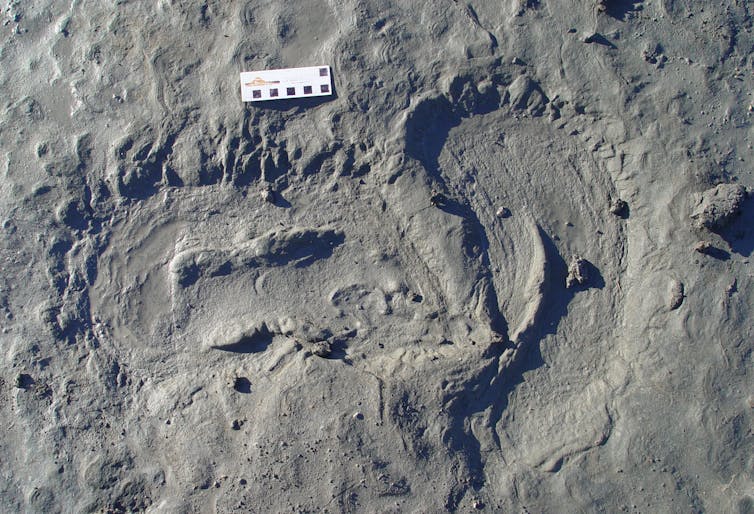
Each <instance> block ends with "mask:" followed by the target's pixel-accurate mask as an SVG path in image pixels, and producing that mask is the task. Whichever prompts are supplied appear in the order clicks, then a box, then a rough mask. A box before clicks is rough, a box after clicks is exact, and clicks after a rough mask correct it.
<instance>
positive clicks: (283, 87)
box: [241, 66, 332, 102]
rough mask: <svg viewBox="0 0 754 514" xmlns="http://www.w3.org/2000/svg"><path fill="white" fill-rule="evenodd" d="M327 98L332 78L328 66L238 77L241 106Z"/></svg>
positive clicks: (263, 71) (330, 93)
mask: <svg viewBox="0 0 754 514" xmlns="http://www.w3.org/2000/svg"><path fill="white" fill-rule="evenodd" d="M330 95H332V77H331V73H330V67H329V66H308V67H306V68H284V69H280V70H261V71H244V72H242V73H241V100H243V101H244V102H263V101H265V100H283V99H286V98H306V97H307V96H330Z"/></svg>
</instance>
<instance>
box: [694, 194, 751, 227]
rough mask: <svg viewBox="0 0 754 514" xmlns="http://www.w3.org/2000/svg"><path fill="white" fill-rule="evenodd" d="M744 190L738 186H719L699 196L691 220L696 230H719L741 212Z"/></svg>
mask: <svg viewBox="0 0 754 514" xmlns="http://www.w3.org/2000/svg"><path fill="white" fill-rule="evenodd" d="M744 200H746V188H745V187H744V186H742V185H740V184H719V185H718V186H716V187H714V188H711V189H708V190H706V191H704V192H703V193H701V194H700V195H699V200H698V202H697V205H696V207H695V208H694V211H693V212H692V213H691V219H692V220H694V224H695V225H696V227H697V228H708V229H710V230H720V229H721V228H724V227H725V226H726V225H727V224H728V223H730V222H731V221H732V220H733V218H735V217H736V216H737V215H738V214H739V213H740V212H741V206H742V205H743V203H744Z"/></svg>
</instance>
